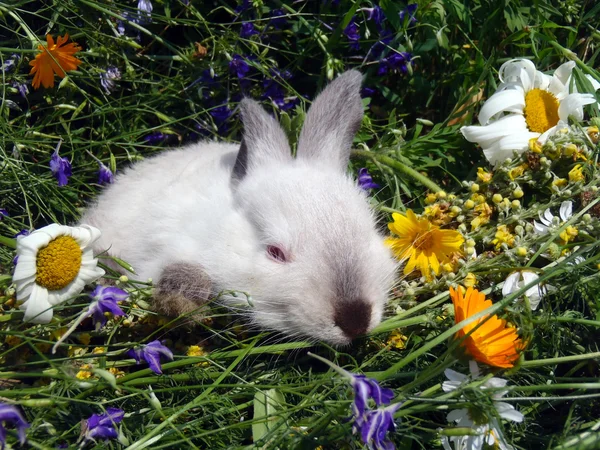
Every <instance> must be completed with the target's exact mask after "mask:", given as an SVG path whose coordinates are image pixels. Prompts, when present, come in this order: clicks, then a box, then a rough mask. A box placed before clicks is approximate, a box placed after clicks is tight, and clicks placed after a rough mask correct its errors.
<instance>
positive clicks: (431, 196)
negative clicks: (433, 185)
mask: <svg viewBox="0 0 600 450" xmlns="http://www.w3.org/2000/svg"><path fill="white" fill-rule="evenodd" d="M436 200H437V197H436V196H435V194H432V193H430V194H427V197H425V203H426V204H427V205H431V204H432V203H435V201H436Z"/></svg>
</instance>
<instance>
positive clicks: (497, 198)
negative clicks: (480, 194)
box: [492, 194, 502, 203]
mask: <svg viewBox="0 0 600 450" xmlns="http://www.w3.org/2000/svg"><path fill="white" fill-rule="evenodd" d="M492 201H493V202H494V203H500V202H501V201H502V196H501V195H500V194H494V196H493V197H492Z"/></svg>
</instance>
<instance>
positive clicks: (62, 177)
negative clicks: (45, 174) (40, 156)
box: [50, 140, 72, 186]
mask: <svg viewBox="0 0 600 450" xmlns="http://www.w3.org/2000/svg"><path fill="white" fill-rule="evenodd" d="M61 143H62V140H60V141H59V142H58V145H57V146H56V149H55V150H54V153H53V154H52V158H50V170H51V171H52V175H54V178H56V181H58V185H59V186H66V185H67V183H68V182H69V177H70V176H71V175H72V174H71V163H70V162H69V160H68V159H67V158H61V157H60V156H58V149H59V148H60V144H61Z"/></svg>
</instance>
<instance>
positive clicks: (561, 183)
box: [552, 178, 568, 187]
mask: <svg viewBox="0 0 600 450" xmlns="http://www.w3.org/2000/svg"><path fill="white" fill-rule="evenodd" d="M567 183H568V182H567V180H566V179H565V178H557V179H555V180H554V181H553V182H552V186H556V187H565V186H566V185H567Z"/></svg>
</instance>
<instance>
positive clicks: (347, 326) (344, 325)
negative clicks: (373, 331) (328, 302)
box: [333, 299, 371, 339]
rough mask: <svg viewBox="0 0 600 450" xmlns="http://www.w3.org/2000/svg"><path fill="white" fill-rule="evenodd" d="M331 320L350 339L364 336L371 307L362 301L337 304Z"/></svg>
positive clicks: (369, 318)
mask: <svg viewBox="0 0 600 450" xmlns="http://www.w3.org/2000/svg"><path fill="white" fill-rule="evenodd" d="M333 320H334V322H335V324H336V325H337V326H338V327H340V328H341V329H342V331H343V332H344V334H345V335H346V336H348V337H349V338H350V339H354V338H355V337H357V336H360V335H361V334H365V333H366V332H367V330H368V329H369V323H370V322H371V305H370V304H368V303H367V302H365V301H364V300H362V299H358V300H352V301H350V302H347V301H342V302H338V303H337V304H336V306H335V310H334V315H333Z"/></svg>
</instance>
